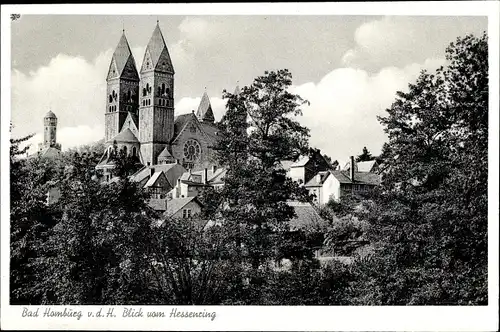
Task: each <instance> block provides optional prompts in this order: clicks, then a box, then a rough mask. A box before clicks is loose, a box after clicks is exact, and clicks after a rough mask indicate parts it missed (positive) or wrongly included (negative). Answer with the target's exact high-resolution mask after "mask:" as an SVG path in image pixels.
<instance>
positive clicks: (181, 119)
mask: <svg viewBox="0 0 500 332" xmlns="http://www.w3.org/2000/svg"><path fill="white" fill-rule="evenodd" d="M191 117H194V114H193V113H188V114H181V115H177V116H176V117H175V119H174V139H173V140H175V138H177V135H179V133H180V132H181V131H182V129H183V128H184V126H185V125H186V123H187V122H188V121H189V120H190V119H191Z"/></svg>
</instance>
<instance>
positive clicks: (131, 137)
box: [98, 23, 217, 170]
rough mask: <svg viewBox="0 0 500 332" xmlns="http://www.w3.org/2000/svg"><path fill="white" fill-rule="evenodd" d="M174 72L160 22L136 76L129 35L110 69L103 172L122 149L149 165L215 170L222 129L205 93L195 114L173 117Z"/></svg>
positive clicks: (123, 41) (100, 166) (121, 43)
mask: <svg viewBox="0 0 500 332" xmlns="http://www.w3.org/2000/svg"><path fill="white" fill-rule="evenodd" d="M174 75H175V70H174V66H173V64H172V59H171V58H170V54H169V52H168V48H167V45H166V43H165V40H164V38H163V35H162V32H161V30H160V27H159V24H158V23H157V25H156V27H155V29H154V31H153V34H152V36H151V38H150V40H149V42H148V45H147V47H146V50H145V53H144V59H143V62H142V65H141V68H140V73H139V72H138V71H137V67H136V63H135V59H134V56H133V55H132V52H131V50H130V46H129V44H128V41H127V38H126V36H125V31H123V34H122V36H121V38H120V41H119V43H118V46H117V47H116V49H115V51H114V53H113V56H112V58H111V63H110V65H109V70H108V75H107V78H106V81H107V95H106V110H105V142H106V144H107V145H108V148H107V150H106V152H105V154H104V155H103V157H102V159H101V161H100V163H99V165H98V168H101V169H107V168H111V167H112V166H113V165H111V163H112V162H111V160H112V158H111V157H112V156H111V155H112V153H114V151H115V149H116V148H117V149H118V150H122V151H124V152H125V154H126V155H128V156H132V157H136V158H137V159H138V160H139V162H140V163H141V164H142V165H144V166H146V167H152V166H154V165H163V164H174V163H177V164H180V165H182V166H183V167H184V168H185V169H188V170H200V169H204V168H209V167H212V166H213V165H215V164H216V162H215V161H214V153H213V146H214V144H215V143H216V141H217V127H216V125H215V118H214V113H213V111H212V106H211V104H210V99H209V97H208V95H207V93H206V92H205V93H204V94H203V97H202V99H201V102H200V105H199V107H198V109H197V111H196V113H195V111H194V110H193V111H192V113H190V114H182V115H178V116H176V117H174V82H175V80H174Z"/></svg>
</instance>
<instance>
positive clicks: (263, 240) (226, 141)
mask: <svg viewBox="0 0 500 332" xmlns="http://www.w3.org/2000/svg"><path fill="white" fill-rule="evenodd" d="M291 83H292V76H291V74H290V72H289V71H288V70H279V71H277V72H266V73H265V75H264V76H260V77H257V78H256V79H255V80H254V82H253V83H252V84H251V85H250V86H248V87H244V88H243V89H242V90H241V92H240V93H239V94H238V95H234V94H230V93H226V92H225V93H224V98H226V99H227V105H226V108H227V112H226V114H225V116H224V117H223V119H222V120H221V123H220V133H221V139H220V141H219V142H218V144H217V146H216V150H217V160H218V161H219V163H220V164H221V165H223V166H225V167H226V168H227V173H226V176H225V185H224V188H223V190H222V192H221V195H222V201H221V204H220V207H221V209H220V214H221V216H222V219H223V220H224V221H225V222H226V223H227V225H226V226H227V228H228V229H229V230H231V232H232V233H233V234H234V238H235V245H236V247H237V248H241V246H242V245H243V246H244V247H245V250H246V254H245V255H247V256H249V257H250V259H251V261H252V266H253V267H254V268H257V267H258V266H260V264H261V263H262V262H264V261H265V260H267V259H268V258H269V257H272V256H273V255H275V252H276V244H277V243H279V240H278V238H277V237H279V235H278V234H280V231H285V230H286V229H287V227H288V221H289V220H290V219H291V218H292V217H293V215H294V210H293V208H292V207H290V206H289V205H288V204H287V203H286V202H287V200H289V199H299V198H300V199H306V196H307V194H306V193H305V191H304V190H303V189H301V188H299V186H298V185H297V184H296V183H294V182H293V181H291V180H290V179H289V178H287V176H286V174H285V171H284V170H282V169H281V168H280V167H278V165H279V163H280V161H281V160H291V159H294V158H296V157H297V156H298V155H301V154H305V153H307V152H308V137H309V134H308V129H307V128H305V127H302V126H301V125H300V124H299V123H298V122H297V121H296V119H295V116H298V115H300V114H301V110H300V107H301V105H303V104H304V103H306V101H304V100H303V99H302V98H300V96H298V95H294V94H291V93H290V92H288V91H287V88H288V87H289V86H290V85H291ZM238 250H239V249H238Z"/></svg>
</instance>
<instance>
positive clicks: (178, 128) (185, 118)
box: [172, 113, 218, 142]
mask: <svg viewBox="0 0 500 332" xmlns="http://www.w3.org/2000/svg"><path fill="white" fill-rule="evenodd" d="M191 120H193V121H197V122H198V125H199V127H200V128H201V130H202V131H203V132H204V133H205V134H207V136H208V137H210V138H211V139H212V140H215V139H217V131H218V128H217V126H216V125H215V124H213V123H210V122H199V121H198V120H196V116H195V115H194V113H188V114H180V115H178V116H176V117H175V119H174V136H173V139H172V142H174V141H175V140H176V139H177V137H178V136H179V134H180V133H181V132H182V130H183V129H184V127H185V126H186V125H187V123H188V122H189V121H191Z"/></svg>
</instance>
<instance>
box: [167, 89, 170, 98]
mask: <svg viewBox="0 0 500 332" xmlns="http://www.w3.org/2000/svg"><path fill="white" fill-rule="evenodd" d="M166 95H167V97H168V98H170V89H169V88H167V90H166Z"/></svg>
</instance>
